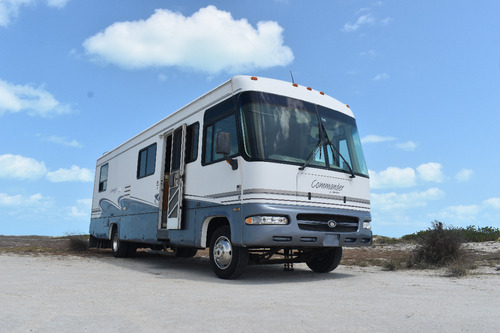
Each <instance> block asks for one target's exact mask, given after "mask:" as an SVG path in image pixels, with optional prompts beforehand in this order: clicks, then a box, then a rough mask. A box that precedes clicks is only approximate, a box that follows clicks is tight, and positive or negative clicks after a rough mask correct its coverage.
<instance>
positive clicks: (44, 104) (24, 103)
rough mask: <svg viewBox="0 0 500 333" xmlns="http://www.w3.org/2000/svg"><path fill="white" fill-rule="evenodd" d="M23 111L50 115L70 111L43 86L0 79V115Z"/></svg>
mask: <svg viewBox="0 0 500 333" xmlns="http://www.w3.org/2000/svg"><path fill="white" fill-rule="evenodd" d="M23 111H25V112H27V113H28V114H29V115H31V116H42V117H50V116H55V115H62V114H66V113H70V112H71V107H70V106H69V105H66V104H62V103H61V102H59V101H57V100H56V99H55V98H54V96H52V94H51V93H49V92H48V91H46V90H45V88H44V87H43V86H40V87H34V86H31V85H16V84H11V83H9V82H6V81H3V80H1V79H0V116H2V115H3V114H4V113H7V112H11V113H17V112H23Z"/></svg>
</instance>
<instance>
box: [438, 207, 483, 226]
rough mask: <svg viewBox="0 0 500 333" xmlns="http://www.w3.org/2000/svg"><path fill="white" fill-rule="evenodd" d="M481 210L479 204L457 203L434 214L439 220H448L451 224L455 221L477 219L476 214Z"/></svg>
mask: <svg viewBox="0 0 500 333" xmlns="http://www.w3.org/2000/svg"><path fill="white" fill-rule="evenodd" d="M480 212H481V207H480V206H479V205H459V206H449V207H446V208H444V209H443V210H441V211H440V212H438V213H437V214H435V216H436V217H437V218H438V219H439V220H443V221H450V223H451V224H453V223H455V222H456V221H463V220H465V221H468V222H469V223H470V224H472V223H471V222H473V221H475V220H476V219H477V215H478V214H479V213H480Z"/></svg>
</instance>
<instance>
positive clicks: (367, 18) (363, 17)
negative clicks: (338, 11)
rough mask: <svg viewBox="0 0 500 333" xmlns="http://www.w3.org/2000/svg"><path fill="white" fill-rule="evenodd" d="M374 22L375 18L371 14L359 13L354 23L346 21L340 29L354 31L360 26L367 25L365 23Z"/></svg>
mask: <svg viewBox="0 0 500 333" xmlns="http://www.w3.org/2000/svg"><path fill="white" fill-rule="evenodd" d="M374 22H375V18H374V17H373V16H372V15H371V14H365V15H361V16H360V17H358V19H357V20H356V22H354V23H349V22H347V23H346V24H344V27H343V28H342V31H344V32H354V31H356V30H358V29H359V28H360V27H361V26H363V25H367V24H372V23H374Z"/></svg>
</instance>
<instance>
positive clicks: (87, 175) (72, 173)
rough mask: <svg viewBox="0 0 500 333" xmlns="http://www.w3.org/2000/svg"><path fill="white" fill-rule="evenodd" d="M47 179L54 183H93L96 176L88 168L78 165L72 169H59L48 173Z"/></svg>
mask: <svg viewBox="0 0 500 333" xmlns="http://www.w3.org/2000/svg"><path fill="white" fill-rule="evenodd" d="M47 179H48V180H49V181H51V182H54V183H61V182H73V181H75V182H92V181H94V176H93V174H92V171H90V170H89V169H86V168H80V167H78V166H76V165H73V166H71V168H70V169H58V170H56V171H52V172H48V173H47Z"/></svg>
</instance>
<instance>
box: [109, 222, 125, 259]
mask: <svg viewBox="0 0 500 333" xmlns="http://www.w3.org/2000/svg"><path fill="white" fill-rule="evenodd" d="M128 245H129V244H128V243H127V242H123V241H121V240H120V237H119V236H118V228H114V229H113V235H112V236H111V250H112V251H113V256H114V257H115V258H124V257H126V256H128V254H129V252H128V249H129V246H128Z"/></svg>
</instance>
